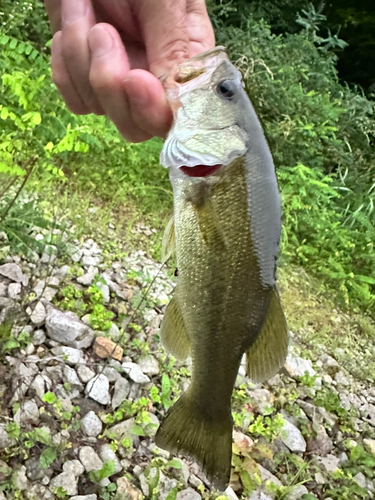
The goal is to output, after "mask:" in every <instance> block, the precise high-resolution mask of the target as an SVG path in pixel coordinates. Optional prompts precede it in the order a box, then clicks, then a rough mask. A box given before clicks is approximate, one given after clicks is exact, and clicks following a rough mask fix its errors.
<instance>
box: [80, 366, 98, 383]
mask: <svg viewBox="0 0 375 500" xmlns="http://www.w3.org/2000/svg"><path fill="white" fill-rule="evenodd" d="M76 372H77V375H78V377H79V378H80V380H81V382H83V383H84V384H87V382H88V381H89V380H91V379H92V378H94V377H95V372H94V371H93V370H91V369H90V368H89V367H88V366H86V365H77V368H76Z"/></svg>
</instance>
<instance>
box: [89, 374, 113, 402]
mask: <svg viewBox="0 0 375 500" xmlns="http://www.w3.org/2000/svg"><path fill="white" fill-rule="evenodd" d="M85 392H86V394H87V395H88V397H89V398H91V399H93V400H94V401H97V402H98V403H100V404H102V405H107V404H109V403H110V402H111V397H110V395H109V380H108V379H107V377H106V376H105V375H103V374H99V375H97V376H96V377H95V378H93V379H91V380H90V381H89V382H88V384H87V386H86V390H85Z"/></svg>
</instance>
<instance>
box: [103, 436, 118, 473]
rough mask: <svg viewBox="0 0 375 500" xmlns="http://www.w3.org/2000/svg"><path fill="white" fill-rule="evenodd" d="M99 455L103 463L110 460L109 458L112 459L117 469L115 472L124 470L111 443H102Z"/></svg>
mask: <svg viewBox="0 0 375 500" xmlns="http://www.w3.org/2000/svg"><path fill="white" fill-rule="evenodd" d="M99 457H100V459H101V460H102V461H103V463H105V462H108V460H112V461H113V462H114V463H115V471H114V473H113V474H117V473H118V472H120V471H121V470H122V465H121V463H120V460H119V459H118V458H117V455H116V453H115V452H114V451H113V450H112V449H111V447H110V445H109V444H107V443H105V444H102V446H101V447H100V449H99Z"/></svg>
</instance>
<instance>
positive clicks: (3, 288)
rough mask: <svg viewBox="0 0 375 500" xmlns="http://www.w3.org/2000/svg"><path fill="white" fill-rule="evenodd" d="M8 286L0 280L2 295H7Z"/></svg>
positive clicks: (0, 293) (0, 294)
mask: <svg viewBox="0 0 375 500" xmlns="http://www.w3.org/2000/svg"><path fill="white" fill-rule="evenodd" d="M7 289H8V287H7V286H6V285H5V284H4V283H1V281H0V297H6V295H7Z"/></svg>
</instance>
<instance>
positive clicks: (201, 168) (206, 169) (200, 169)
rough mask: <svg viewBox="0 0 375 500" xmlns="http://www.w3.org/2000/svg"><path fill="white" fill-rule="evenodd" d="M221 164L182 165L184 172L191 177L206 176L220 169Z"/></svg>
mask: <svg viewBox="0 0 375 500" xmlns="http://www.w3.org/2000/svg"><path fill="white" fill-rule="evenodd" d="M220 167H221V165H210V166H208V165H197V166H195V167H181V170H182V172H183V173H184V174H185V175H188V176H189V177H206V176H207V175H211V174H213V173H214V172H216V170H218V169H219V168H220Z"/></svg>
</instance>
